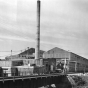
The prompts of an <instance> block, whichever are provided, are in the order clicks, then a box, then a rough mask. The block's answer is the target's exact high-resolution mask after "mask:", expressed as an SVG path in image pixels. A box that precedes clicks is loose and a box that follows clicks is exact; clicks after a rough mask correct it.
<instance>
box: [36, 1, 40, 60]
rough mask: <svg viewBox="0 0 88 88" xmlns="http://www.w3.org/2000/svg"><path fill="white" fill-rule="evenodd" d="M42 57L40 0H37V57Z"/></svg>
mask: <svg viewBox="0 0 88 88" xmlns="http://www.w3.org/2000/svg"><path fill="white" fill-rule="evenodd" d="M39 57H40V0H37V33H36V47H35V59H39Z"/></svg>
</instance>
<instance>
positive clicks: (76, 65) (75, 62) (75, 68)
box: [75, 61, 77, 72]
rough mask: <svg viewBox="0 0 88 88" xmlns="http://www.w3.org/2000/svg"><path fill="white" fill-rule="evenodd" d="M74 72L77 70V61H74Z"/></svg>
mask: <svg viewBox="0 0 88 88" xmlns="http://www.w3.org/2000/svg"><path fill="white" fill-rule="evenodd" d="M75 72H77V61H75Z"/></svg>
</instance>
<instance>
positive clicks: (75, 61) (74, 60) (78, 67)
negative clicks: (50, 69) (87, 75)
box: [43, 47, 88, 72]
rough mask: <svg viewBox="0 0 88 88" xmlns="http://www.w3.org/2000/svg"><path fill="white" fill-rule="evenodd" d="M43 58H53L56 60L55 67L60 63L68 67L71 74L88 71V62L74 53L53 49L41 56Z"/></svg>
mask: <svg viewBox="0 0 88 88" xmlns="http://www.w3.org/2000/svg"><path fill="white" fill-rule="evenodd" d="M43 58H54V59H56V65H57V64H58V63H59V62H60V61H61V62H62V63H65V60H66V65H67V67H69V71H70V72H71V71H72V72H74V71H75V72H83V71H88V60H87V59H86V58H84V57H82V56H79V55H77V54H75V53H72V52H68V51H66V50H63V49H60V48H58V47H55V48H53V49H51V50H49V51H47V52H45V53H44V54H43Z"/></svg>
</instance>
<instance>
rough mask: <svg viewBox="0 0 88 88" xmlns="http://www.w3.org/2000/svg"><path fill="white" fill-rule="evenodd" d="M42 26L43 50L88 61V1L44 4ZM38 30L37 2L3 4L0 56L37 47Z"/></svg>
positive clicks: (43, 0)
mask: <svg viewBox="0 0 88 88" xmlns="http://www.w3.org/2000/svg"><path fill="white" fill-rule="evenodd" d="M40 25H41V46H40V47H41V49H42V50H46V51H47V50H49V49H52V48H54V47H59V48H62V49H65V50H69V51H71V52H74V53H76V54H79V55H81V56H83V57H85V58H88V30H87V29H88V0H41V24H40ZM36 30H37V0H0V56H3V55H8V54H10V52H2V51H10V50H13V51H20V50H23V49H26V48H27V47H35V37H36ZM0 58H3V57H0Z"/></svg>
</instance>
